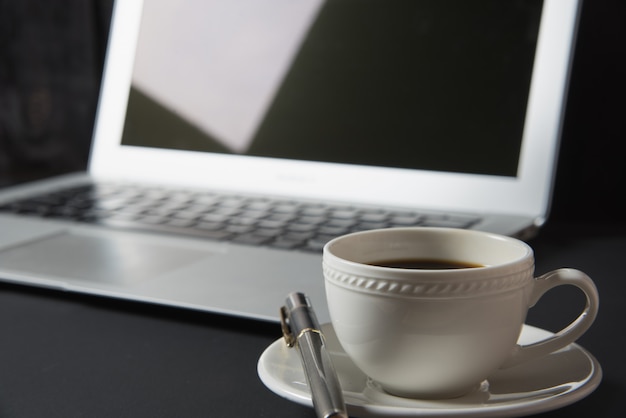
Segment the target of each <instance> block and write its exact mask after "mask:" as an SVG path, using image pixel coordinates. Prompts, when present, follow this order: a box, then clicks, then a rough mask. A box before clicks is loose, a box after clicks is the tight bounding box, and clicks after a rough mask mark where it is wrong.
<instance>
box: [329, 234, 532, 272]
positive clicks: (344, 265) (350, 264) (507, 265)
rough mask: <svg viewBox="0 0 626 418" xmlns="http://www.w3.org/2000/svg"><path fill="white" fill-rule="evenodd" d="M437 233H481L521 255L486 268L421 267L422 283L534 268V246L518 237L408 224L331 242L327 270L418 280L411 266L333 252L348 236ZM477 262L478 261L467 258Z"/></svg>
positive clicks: (337, 238) (356, 235)
mask: <svg viewBox="0 0 626 418" xmlns="http://www.w3.org/2000/svg"><path fill="white" fill-rule="evenodd" d="M418 231H419V232H420V233H436V234H448V235H450V234H462V235H464V236H469V235H473V236H480V237H483V238H487V239H491V240H499V241H501V242H506V243H508V244H510V245H514V246H516V247H518V248H519V249H520V250H521V254H520V256H519V257H516V258H515V259H512V260H510V261H505V262H502V263H497V264H494V265H485V266H482V267H467V268H459V269H420V270H419V271H420V282H435V281H439V280H441V278H442V277H443V276H446V281H447V282H455V281H457V280H459V281H460V280H463V281H467V280H468V279H470V280H489V279H493V278H494V277H499V276H502V275H503V274H505V272H507V274H508V275H513V274H517V273H519V272H521V271H526V270H528V269H529V268H533V267H534V253H533V250H532V248H531V247H530V246H529V245H528V244H526V243H525V242H523V241H520V240H518V239H515V238H512V237H508V236H504V235H499V234H495V233H491V232H484V231H477V230H467V229H458V228H442V227H419V226H417V227H405V228H381V229H372V230H367V231H359V232H353V233H350V234H346V235H342V236H339V237H336V238H334V239H332V240H331V241H329V242H327V243H326V245H324V248H323V264H324V266H325V269H326V268H328V267H329V266H330V265H332V269H335V270H339V271H342V272H345V273H358V274H362V275H364V276H370V278H372V279H374V278H384V279H393V280H410V281H411V282H415V281H416V279H415V272H416V270H415V269H410V268H397V267H384V266H376V265H372V264H366V263H364V262H359V261H353V260H350V259H347V258H344V257H341V256H339V255H336V254H335V253H334V252H333V247H334V246H336V245H337V244H338V243H340V242H342V241H344V240H346V239H358V238H359V237H363V236H367V235H379V234H387V233H397V232H401V233H406V232H408V233H414V232H418ZM465 261H475V260H465Z"/></svg>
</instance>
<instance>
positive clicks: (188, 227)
mask: <svg viewBox="0 0 626 418" xmlns="http://www.w3.org/2000/svg"><path fill="white" fill-rule="evenodd" d="M0 211H2V212H11V213H17V214H23V215H34V216H39V217H49V218H59V219H64V220H71V221H77V222H85V223H91V224H99V225H105V226H110V227H115V228H122V229H131V230H140V231H153V232H164V233H171V234H178V235H186V236H194V237H202V238H207V239H211V240H218V241H229V242H235V243H241V244H249V245H257V246H258V245H263V246H269V247H274V248H284V249H294V250H302V251H312V252H321V250H322V248H323V246H324V244H326V242H328V241H329V240H331V239H332V238H335V237H337V236H339V235H343V234H347V233H350V232H356V231H363V230H369V229H376V228H387V227H408V226H440V227H455V228H469V227H470V226H471V225H473V224H474V223H476V222H477V221H478V219H477V218H473V217H468V216H465V215H432V214H423V213H418V212H413V211H394V210H378V209H371V208H366V207H358V206H352V205H350V206H333V205H330V204H322V203H303V202H296V201H291V200H274V199H269V198H263V197H250V196H241V195H234V194H220V193H206V192H201V193H198V192H195V193H194V192H186V191H173V190H167V189H161V188H145V187H139V186H128V185H114V184H98V185H87V186H79V187H73V188H68V189H63V190H60V191H56V192H53V193H49V194H45V195H39V196H36V197H31V198H28V199H24V200H20V201H16V202H12V203H8V204H4V205H1V206H0Z"/></svg>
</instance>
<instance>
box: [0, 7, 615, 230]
mask: <svg viewBox="0 0 626 418" xmlns="http://www.w3.org/2000/svg"><path fill="white" fill-rule="evenodd" d="M111 9H112V1H111V0H90V1H87V0H63V1H54V2H51V1H47V0H19V1H18V0H0V187H1V186H7V185H10V184H15V183H20V182H24V181H27V180H32V179H35V178H42V177H47V176H51V175H54V174H59V173H65V172H71V171H76V170H82V169H84V168H85V167H86V163H87V158H88V153H89V146H90V140H91V132H92V128H93V121H94V115H95V109H96V103H97V96H98V89H99V84H100V77H101V72H102V65H103V61H104V51H105V46H106V39H107V34H108V24H109V19H110V13H111ZM625 74H626V2H624V1H623V0H587V1H585V2H584V5H583V11H582V17H581V21H580V29H579V36H578V41H577V46H576V53H575V58H574V67H573V71H572V77H571V83H570V93H569V100H568V104H567V111H566V116H565V122H564V128H563V136H562V147H561V152H560V159H559V168H558V173H557V179H556V186H555V198H554V203H553V211H552V216H551V218H552V219H559V220H566V221H569V220H575V219H579V218H581V217H588V216H590V217H591V218H590V219H591V220H592V221H599V222H602V221H606V220H609V219H610V220H613V219H616V218H618V217H620V218H621V215H622V214H623V213H624V211H625V209H626V203H624V202H625V199H622V198H620V196H621V194H622V188H623V185H624V184H625V180H626V164H624V152H623V150H624V140H625V139H626V138H625V136H626V122H625V120H626V118H625V114H626V101H625V97H626V82H625V81H624V79H625V77H624V75H625Z"/></svg>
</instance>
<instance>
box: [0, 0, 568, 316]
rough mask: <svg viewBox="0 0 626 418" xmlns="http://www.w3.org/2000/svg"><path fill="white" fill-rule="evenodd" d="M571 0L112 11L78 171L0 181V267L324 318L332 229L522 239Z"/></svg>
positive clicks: (188, 304)
mask: <svg viewBox="0 0 626 418" xmlns="http://www.w3.org/2000/svg"><path fill="white" fill-rule="evenodd" d="M579 6H580V5H579V1H578V0H543V1H541V0H520V1H515V2H502V1H500V0H476V1H467V0H448V1H440V0H437V1H430V0H411V1H394V2H389V1H386V0H370V1H345V0H326V1H323V0H303V1H297V2H294V1H289V0H263V1H258V0H237V1H228V2H226V1H204V0H203V1H197V0H182V1H177V2H170V1H167V0H150V1H145V2H141V1H119V2H116V4H115V7H114V11H113V18H112V26H111V31H110V40H109V45H108V49H107V59H106V64H105V71H104V79H103V83H102V89H101V94H100V100H99V106H98V110H97V118H96V127H95V129H94V137H93V146H92V152H91V156H90V162H89V169H88V172H87V173H73V174H69V175H64V176H60V177H55V178H50V179H46V180H42V181H38V182H35V183H32V184H26V185H19V186H16V187H13V188H9V189H6V190H2V191H1V192H0V231H2V233H1V234H0V278H1V279H2V280H4V281H7V282H14V283H21V284H25V285H32V286H41V287H46V288H53V289H59V290H63V291H71V292H79V293H85V294H92V295H100V296H105V297H114V298H122V299H128V300H134V301H140V302H147V303H156V304H163V305H169V306H175V307H181V308H189V309H197V310H204V311H210V312H216V313H221V314H228V315H235V316H242V317H248V318H254V319H261V320H268V321H276V320H277V319H278V307H279V306H280V305H281V304H282V303H283V301H284V298H285V296H286V295H287V294H288V293H289V292H292V291H301V292H305V293H306V294H307V295H309V297H310V298H311V300H312V302H313V304H314V306H315V307H316V310H317V311H318V316H319V319H320V321H322V322H324V321H326V320H328V312H327V308H326V305H325V296H324V280H323V277H322V272H321V250H322V247H323V245H324V243H325V242H327V241H328V240H329V239H331V238H332V237H333V236H337V235H341V234H344V233H349V232H352V231H356V230H364V229H372V228H378V227H398V226H420V225H421V226H430V225H437V226H443V227H461V228H472V229H478V230H484V231H491V232H495V233H500V234H505V235H510V236H517V237H520V238H522V239H525V238H528V237H530V236H532V234H534V233H535V232H536V231H537V230H538V229H539V228H540V227H541V225H542V224H543V223H544V222H545V221H546V218H547V214H548V210H549V204H550V196H551V189H552V181H553V176H554V173H555V161H556V158H557V150H558V142H559V135H560V129H561V121H562V117H563V112H564V105H565V96H566V90H567V84H568V74H569V71H570V63H571V57H572V53H573V45H574V38H575V33H576V25H577V19H578V14H579ZM68 204H69V206H68ZM257 228H258V229H257Z"/></svg>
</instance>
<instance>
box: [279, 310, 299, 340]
mask: <svg viewBox="0 0 626 418" xmlns="http://www.w3.org/2000/svg"><path fill="white" fill-rule="evenodd" d="M280 328H281V329H282V331H283V338H284V339H285V343H287V347H293V346H294V345H295V344H296V338H295V337H294V335H293V332H292V331H291V327H290V326H289V314H288V312H287V307H286V306H282V307H281V308H280Z"/></svg>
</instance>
